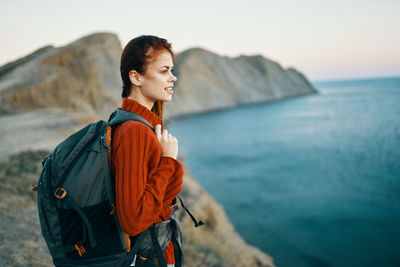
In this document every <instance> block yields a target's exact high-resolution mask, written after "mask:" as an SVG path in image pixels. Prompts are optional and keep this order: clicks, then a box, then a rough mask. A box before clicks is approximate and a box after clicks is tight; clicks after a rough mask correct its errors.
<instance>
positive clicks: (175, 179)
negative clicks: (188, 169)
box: [163, 160, 184, 206]
mask: <svg viewBox="0 0 400 267" xmlns="http://www.w3.org/2000/svg"><path fill="white" fill-rule="evenodd" d="M174 161H175V166H176V168H175V172H174V174H173V175H172V177H171V178H170V179H169V183H168V185H167V189H166V191H165V195H164V200H163V203H164V206H167V205H169V204H171V202H172V200H173V199H174V198H176V197H177V196H178V194H179V192H181V189H182V184H183V173H184V172H183V167H182V165H181V164H180V162H179V161H177V160H174Z"/></svg>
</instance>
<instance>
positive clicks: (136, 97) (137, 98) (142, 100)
mask: <svg viewBox="0 0 400 267" xmlns="http://www.w3.org/2000/svg"><path fill="white" fill-rule="evenodd" d="M128 99H132V100H135V101H136V102H138V103H139V104H141V105H142V106H145V107H146V108H147V109H148V110H150V111H151V109H152V108H153V106H154V101H152V100H149V99H148V98H146V97H145V96H143V95H142V94H138V93H137V92H136V91H134V90H132V91H131V94H130V95H129V96H128Z"/></svg>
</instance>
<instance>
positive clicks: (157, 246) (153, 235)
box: [150, 224, 167, 267]
mask: <svg viewBox="0 0 400 267" xmlns="http://www.w3.org/2000/svg"><path fill="white" fill-rule="evenodd" d="M154 225H155V224H153V225H152V226H151V228H150V234H151V240H152V241H153V248H154V249H155V250H156V253H157V256H158V262H159V263H160V266H162V267H167V262H166V261H165V258H164V254H163V252H162V250H161V247H160V243H158V239H157V236H156V231H155V230H154Z"/></svg>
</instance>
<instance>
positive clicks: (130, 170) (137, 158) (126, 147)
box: [114, 121, 176, 236]
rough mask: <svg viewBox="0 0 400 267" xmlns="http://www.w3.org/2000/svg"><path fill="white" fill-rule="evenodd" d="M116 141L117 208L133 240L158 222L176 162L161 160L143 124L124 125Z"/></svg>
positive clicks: (155, 143)
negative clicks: (133, 237)
mask: <svg viewBox="0 0 400 267" xmlns="http://www.w3.org/2000/svg"><path fill="white" fill-rule="evenodd" d="M120 127H121V129H120V134H118V136H116V137H115V139H116V140H115V147H114V149H115V156H114V164H115V167H116V171H115V181H116V206H117V213H118V218H119V221H120V224H121V227H122V229H123V230H124V232H125V233H127V234H129V235H131V236H134V235H137V234H138V233H140V232H142V231H144V230H145V229H147V228H148V227H149V226H150V225H151V224H152V223H153V222H155V221H156V220H157V219H158V218H159V214H160V212H161V209H162V207H163V200H164V197H165V191H166V188H167V186H168V182H169V178H170V177H171V176H172V175H173V174H174V173H175V171H176V162H175V161H174V159H173V158H170V157H161V146H160V145H159V143H158V140H157V138H156V136H155V135H154V133H153V132H152V131H151V130H150V129H149V128H148V127H147V126H146V125H144V124H142V123H140V122H133V121H130V122H126V123H124V124H122V125H121V126H120Z"/></svg>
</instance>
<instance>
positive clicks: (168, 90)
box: [165, 87, 174, 95]
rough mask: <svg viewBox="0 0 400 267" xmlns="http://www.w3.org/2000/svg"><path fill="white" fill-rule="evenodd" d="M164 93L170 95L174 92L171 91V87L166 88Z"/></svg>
mask: <svg viewBox="0 0 400 267" xmlns="http://www.w3.org/2000/svg"><path fill="white" fill-rule="evenodd" d="M165 91H167V93H169V94H171V95H172V93H173V92H174V90H172V87H167V88H165Z"/></svg>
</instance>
